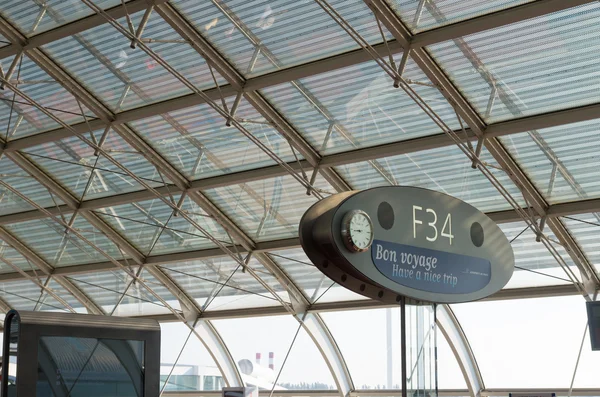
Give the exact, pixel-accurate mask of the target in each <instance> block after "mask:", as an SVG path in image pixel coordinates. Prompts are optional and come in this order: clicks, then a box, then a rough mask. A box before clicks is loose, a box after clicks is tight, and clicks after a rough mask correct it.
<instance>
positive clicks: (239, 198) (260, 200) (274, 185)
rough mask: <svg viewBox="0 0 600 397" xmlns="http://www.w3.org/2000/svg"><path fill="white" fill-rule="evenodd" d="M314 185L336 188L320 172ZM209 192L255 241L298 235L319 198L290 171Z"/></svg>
mask: <svg viewBox="0 0 600 397" xmlns="http://www.w3.org/2000/svg"><path fill="white" fill-rule="evenodd" d="M314 187H315V188H317V189H322V190H323V191H325V192H330V193H331V192H334V189H333V188H332V187H331V186H330V185H329V183H327V181H325V180H324V179H323V178H322V177H321V176H320V175H319V176H318V177H317V179H316V181H315V183H314ZM205 194H206V195H207V196H208V197H209V198H210V199H211V200H212V201H213V203H215V204H216V205H217V206H218V207H219V208H221V210H223V211H224V212H225V213H226V214H227V215H228V216H229V217H231V218H232V219H235V221H236V222H237V224H238V226H240V227H241V228H242V229H243V230H244V231H245V232H246V233H247V234H248V235H249V236H250V238H252V239H253V240H255V241H265V240H276V239H283V238H287V237H295V236H297V235H298V222H299V221H300V218H301V217H302V215H303V214H304V212H305V211H306V210H307V209H308V207H310V206H311V205H312V204H314V203H315V202H316V201H317V199H316V198H315V197H314V196H312V195H311V196H308V195H306V188H305V187H304V186H302V185H301V184H300V183H299V182H298V181H297V180H296V179H294V178H293V177H292V176H287V175H286V176H280V177H277V178H270V179H263V180H261V181H253V182H248V183H243V184H239V185H234V186H225V187H220V188H216V189H209V190H206V191H205ZM324 195H325V196H327V194H324Z"/></svg>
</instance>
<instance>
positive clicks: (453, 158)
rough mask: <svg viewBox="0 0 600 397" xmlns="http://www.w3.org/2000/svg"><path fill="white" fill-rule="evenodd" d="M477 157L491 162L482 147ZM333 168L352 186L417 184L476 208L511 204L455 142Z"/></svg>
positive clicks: (503, 178)
mask: <svg viewBox="0 0 600 397" xmlns="http://www.w3.org/2000/svg"><path fill="white" fill-rule="evenodd" d="M480 158H481V160H482V161H484V162H486V163H488V164H495V161H494V159H493V158H492V156H491V155H490V154H489V152H488V151H487V150H486V149H485V148H484V149H483V150H482V152H481V157H480ZM335 168H336V170H337V171H338V173H339V174H340V175H341V176H342V177H344V179H345V180H346V181H348V182H349V183H350V185H351V186H352V187H353V188H354V189H368V188H371V187H376V186H387V185H391V184H398V185H407V186H418V187H422V188H426V189H431V190H436V191H438V192H441V193H446V194H448V195H450V196H453V197H456V198H459V199H461V200H463V201H466V202H467V203H469V204H471V205H473V206H474V207H476V208H477V209H479V210H480V211H498V210H503V209H509V208H512V207H511V205H510V204H509V203H508V201H506V199H504V198H503V197H502V196H501V195H500V193H499V192H498V190H496V188H495V187H494V186H493V185H492V184H491V182H490V181H489V180H488V179H487V178H486V177H485V176H484V175H483V174H482V173H481V171H479V170H474V169H472V168H471V161H469V159H468V158H467V157H466V156H465V154H464V153H463V152H462V151H461V150H460V149H459V148H458V147H457V146H446V147H441V148H438V149H431V150H424V151H420V152H414V153H408V154H401V155H398V156H393V157H386V158H382V159H377V160H371V161H363V162H359V163H352V164H347V165H342V166H338V167H335ZM489 168H490V171H491V172H492V173H493V174H494V175H495V176H496V178H497V179H498V180H499V181H500V182H501V183H502V185H503V186H504V187H505V188H506V189H507V190H508V191H509V192H510V194H511V195H512V196H513V198H515V199H516V200H517V201H518V202H519V203H521V205H522V206H525V202H524V200H523V198H522V195H521V193H520V191H519V189H518V188H517V187H516V186H515V185H514V184H513V183H512V181H511V180H510V178H509V177H508V175H507V174H506V173H504V172H502V171H499V170H497V169H494V168H493V167H489Z"/></svg>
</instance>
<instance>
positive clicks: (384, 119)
mask: <svg viewBox="0 0 600 397" xmlns="http://www.w3.org/2000/svg"><path fill="white" fill-rule="evenodd" d="M398 62H400V60H399V59H398ZM404 76H405V77H406V78H407V79H409V80H411V81H415V82H418V83H420V84H415V85H413V86H412V88H413V89H414V90H415V91H416V92H417V93H418V94H419V95H421V96H422V97H424V98H426V99H427V102H428V104H429V105H430V106H431V107H432V108H433V109H434V110H435V112H436V113H437V115H438V116H440V117H441V118H442V120H444V121H445V122H446V124H448V126H450V127H451V128H459V125H458V121H457V118H456V113H455V112H454V110H453V109H452V107H451V106H450V105H449V104H448V102H447V101H446V100H445V99H444V97H443V96H442V94H441V93H440V92H439V91H438V89H437V88H434V87H431V86H428V84H430V82H429V80H428V79H427V77H426V76H425V75H424V74H423V72H422V71H421V70H420V69H419V68H418V67H417V66H416V64H415V63H413V62H412V61H409V62H408V63H407V66H406V70H405V72H404ZM261 92H262V93H263V94H264V95H265V96H266V97H267V98H268V99H269V100H270V101H271V103H273V105H274V106H275V107H276V108H277V109H278V110H279V111H280V112H281V113H282V114H283V115H284V116H285V117H286V118H287V119H288V120H289V121H290V122H291V123H292V124H293V125H294V127H295V128H296V129H297V130H298V131H299V132H300V133H301V134H302V135H303V136H304V138H305V139H306V140H308V141H309V142H310V143H311V145H312V146H313V147H314V148H315V149H317V150H318V151H319V152H320V153H322V154H329V153H337V152H341V151H347V150H350V149H355V148H360V147H368V146H375V145H381V144H384V143H388V142H396V141H403V140H409V139H412V138H416V137H420V136H426V135H432V134H436V133H440V132H441V130H440V128H439V126H438V125H436V124H435V123H434V122H433V121H432V120H431V118H430V117H429V116H427V115H426V114H425V113H424V112H423V110H422V109H421V108H420V107H419V106H418V105H417V104H416V103H415V102H414V101H413V100H412V99H411V98H410V97H409V96H408V95H407V94H406V93H405V92H404V91H402V90H401V89H397V88H394V86H393V81H392V80H391V78H390V77H389V76H388V75H387V74H386V73H385V72H384V71H383V69H381V67H380V66H379V65H378V64H377V63H375V62H365V63H362V64H359V65H354V66H350V67H347V68H343V69H337V70H333V71H331V72H327V73H322V74H319V75H316V76H311V77H307V78H303V79H300V80H297V81H294V82H291V83H284V84H280V85H277V86H273V87H268V88H265V89H263V90H261Z"/></svg>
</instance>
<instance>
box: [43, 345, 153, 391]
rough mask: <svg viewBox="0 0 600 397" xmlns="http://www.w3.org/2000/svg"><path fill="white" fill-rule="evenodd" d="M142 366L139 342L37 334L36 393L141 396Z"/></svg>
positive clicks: (141, 349) (142, 355)
mask: <svg viewBox="0 0 600 397" xmlns="http://www.w3.org/2000/svg"><path fill="white" fill-rule="evenodd" d="M144 365H145V362H144V342H142V341H135V340H122V339H104V338H102V339H96V338H75V337H70V336H41V337H40V339H39V343H38V371H37V385H36V396H38V397H58V396H62V395H69V396H72V397H83V396H85V397H96V396H98V397H100V396H107V395H115V396H116V395H118V396H123V397H141V396H143V395H144ZM65 393H66V394H65Z"/></svg>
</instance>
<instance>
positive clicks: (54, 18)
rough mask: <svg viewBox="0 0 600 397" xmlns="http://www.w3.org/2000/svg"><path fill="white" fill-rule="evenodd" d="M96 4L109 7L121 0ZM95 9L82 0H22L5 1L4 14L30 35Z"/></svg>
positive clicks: (107, 0) (100, 0) (108, 0)
mask: <svg viewBox="0 0 600 397" xmlns="http://www.w3.org/2000/svg"><path fill="white" fill-rule="evenodd" d="M94 4H96V5H97V6H98V7H100V8H102V9H107V8H110V7H113V6H116V5H117V4H120V1H119V0H94ZM93 13H94V10H92V9H91V8H89V7H88V6H86V5H85V4H84V3H83V2H81V1H80V0H49V1H39V0H21V1H3V2H2V15H3V16H4V17H6V19H8V20H9V21H10V22H11V23H12V24H13V25H15V26H16V27H17V28H19V30H20V31H21V32H22V33H23V34H25V35H26V36H28V37H31V36H34V35H36V34H40V33H42V32H45V31H47V30H50V29H54V28H56V27H58V26H61V25H65V24H67V23H69V22H72V21H75V20H78V19H81V18H84V17H86V16H88V15H92V14H93Z"/></svg>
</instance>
